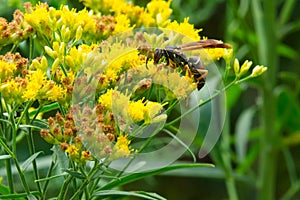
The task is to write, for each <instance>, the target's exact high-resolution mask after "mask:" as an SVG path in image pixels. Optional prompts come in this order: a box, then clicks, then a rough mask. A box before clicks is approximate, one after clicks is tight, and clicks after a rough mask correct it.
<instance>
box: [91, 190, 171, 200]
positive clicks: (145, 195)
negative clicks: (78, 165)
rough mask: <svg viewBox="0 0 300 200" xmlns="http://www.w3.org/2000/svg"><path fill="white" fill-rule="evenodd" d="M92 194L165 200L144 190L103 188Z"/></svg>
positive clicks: (103, 196)
mask: <svg viewBox="0 0 300 200" xmlns="http://www.w3.org/2000/svg"><path fill="white" fill-rule="evenodd" d="M93 196H97V197H102V198H105V197H116V196H122V197H126V196H127V197H140V198H144V199H150V200H166V199H165V198H163V197H162V196H160V195H158V194H156V193H151V192H144V191H134V192H127V191H118V190H103V191H98V192H95V193H94V194H93Z"/></svg>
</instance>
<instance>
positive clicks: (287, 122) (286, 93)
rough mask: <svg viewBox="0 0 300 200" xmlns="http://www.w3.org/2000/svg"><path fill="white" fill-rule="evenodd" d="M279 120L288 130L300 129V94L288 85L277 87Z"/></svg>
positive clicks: (283, 128)
mask: <svg viewBox="0 0 300 200" xmlns="http://www.w3.org/2000/svg"><path fill="white" fill-rule="evenodd" d="M277 94H278V97H277V111H278V112H277V117H278V120H277V122H278V123H280V128H281V129H282V130H285V131H287V132H297V131H299V118H300V106H299V104H298V96H297V94H295V92H294V91H292V90H291V89H290V88H287V87H280V88H278V89H277Z"/></svg>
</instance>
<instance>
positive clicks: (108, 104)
mask: <svg viewBox="0 0 300 200" xmlns="http://www.w3.org/2000/svg"><path fill="white" fill-rule="evenodd" d="M114 92H115V90H113V89H110V90H107V91H106V93H105V94H103V95H101V96H100V97H99V100H98V102H99V103H100V104H101V105H102V106H104V107H105V108H107V109H108V110H111V109H112V98H113V93H114Z"/></svg>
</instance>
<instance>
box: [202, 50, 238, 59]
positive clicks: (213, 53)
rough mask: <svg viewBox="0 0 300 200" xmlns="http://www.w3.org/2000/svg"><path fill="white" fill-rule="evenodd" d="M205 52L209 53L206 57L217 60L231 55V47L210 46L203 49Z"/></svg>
mask: <svg viewBox="0 0 300 200" xmlns="http://www.w3.org/2000/svg"><path fill="white" fill-rule="evenodd" d="M205 51H206V53H207V54H208V55H209V58H208V59H212V60H219V59H220V58H227V57H231V55H232V49H225V48H210V49H205Z"/></svg>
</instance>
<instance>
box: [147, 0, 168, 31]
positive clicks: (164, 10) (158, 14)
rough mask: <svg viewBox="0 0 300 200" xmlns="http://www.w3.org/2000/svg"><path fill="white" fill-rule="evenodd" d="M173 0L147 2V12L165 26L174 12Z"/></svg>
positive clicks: (160, 24) (157, 22) (158, 23)
mask: <svg viewBox="0 0 300 200" xmlns="http://www.w3.org/2000/svg"><path fill="white" fill-rule="evenodd" d="M170 4H171V0H169V1H164V0H152V1H150V2H149V3H148V4H147V12H148V13H149V14H150V15H151V16H152V17H153V18H154V19H155V21H156V24H157V25H159V26H164V25H165V24H166V23H168V22H169V18H170V16H171V14H172V9H171V8H170Z"/></svg>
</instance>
